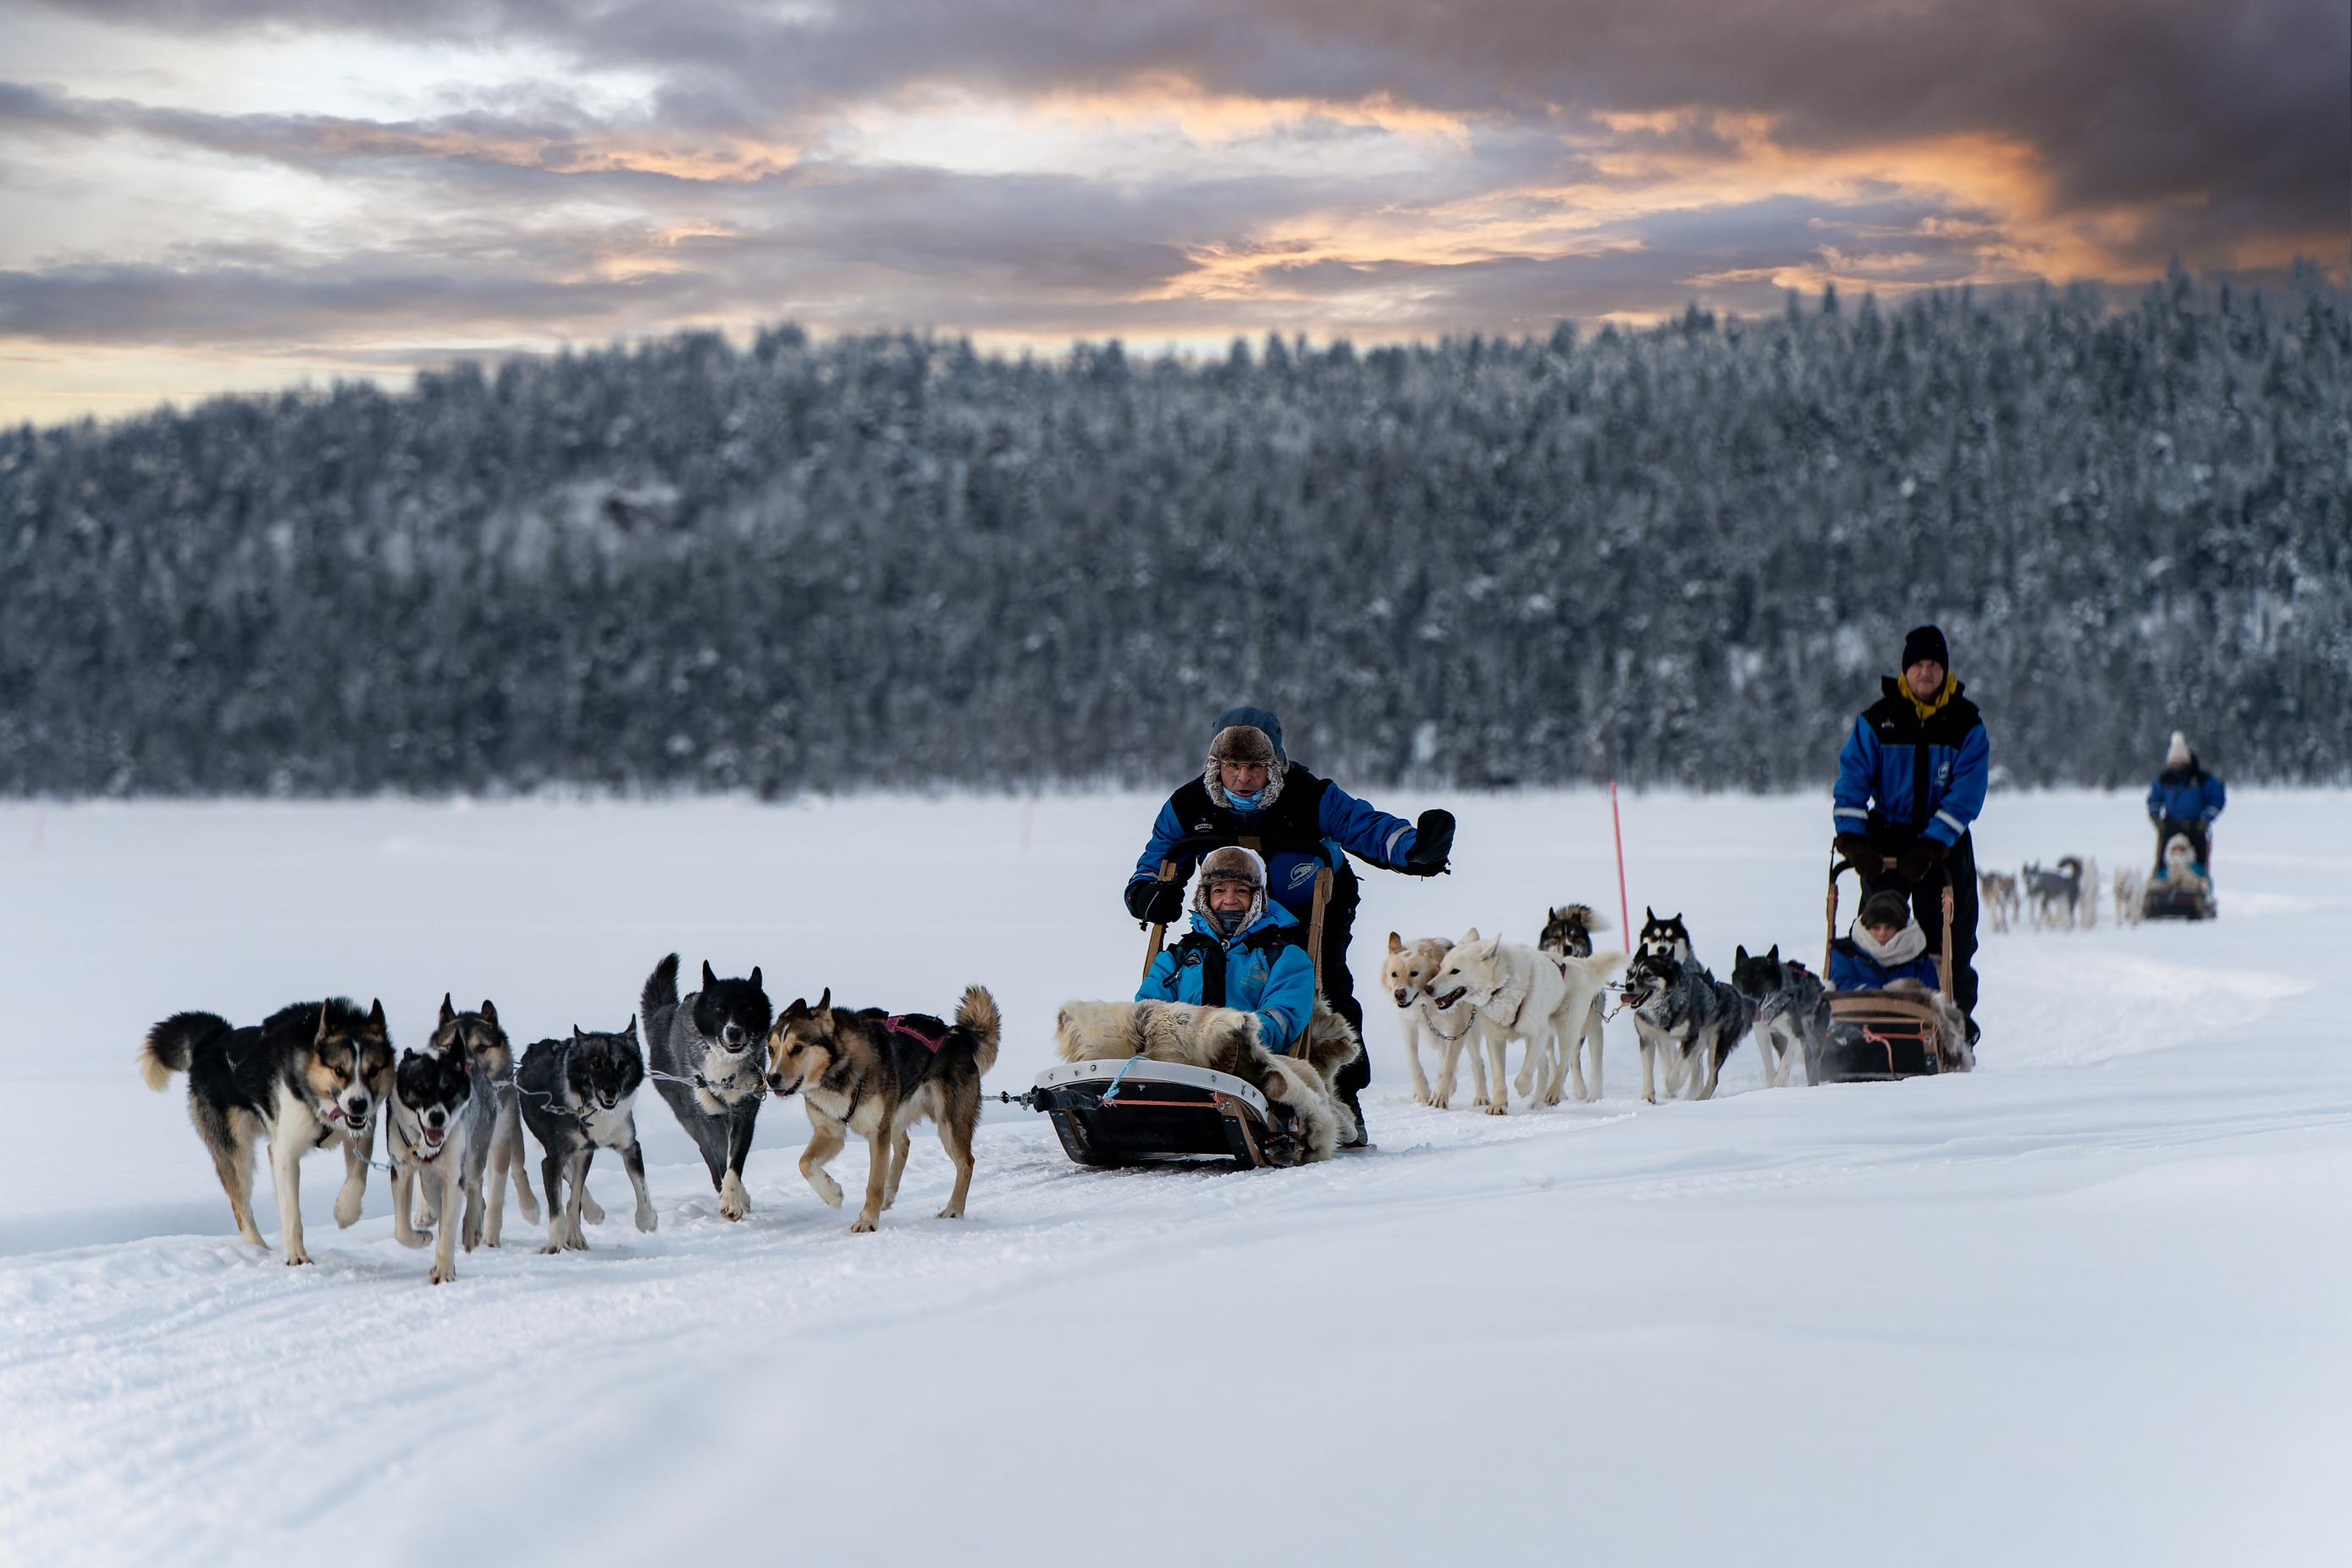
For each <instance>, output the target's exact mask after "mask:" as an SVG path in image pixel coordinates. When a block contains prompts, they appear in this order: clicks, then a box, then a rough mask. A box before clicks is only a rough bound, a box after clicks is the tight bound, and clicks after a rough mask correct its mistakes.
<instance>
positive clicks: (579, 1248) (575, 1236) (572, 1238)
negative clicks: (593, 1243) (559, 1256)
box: [563, 1230, 588, 1252]
mask: <svg viewBox="0 0 2352 1568" xmlns="http://www.w3.org/2000/svg"><path fill="white" fill-rule="evenodd" d="M563 1249H564V1250H565V1251H566V1252H585V1251H587V1250H588V1238H587V1237H585V1236H583V1235H582V1234H581V1233H580V1232H578V1231H576V1230H567V1231H565V1232H564V1233H563Z"/></svg>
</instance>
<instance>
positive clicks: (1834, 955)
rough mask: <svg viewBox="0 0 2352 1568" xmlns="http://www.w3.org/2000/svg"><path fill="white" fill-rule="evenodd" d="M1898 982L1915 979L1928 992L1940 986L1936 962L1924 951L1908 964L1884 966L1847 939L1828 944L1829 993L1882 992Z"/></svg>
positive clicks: (1844, 937)
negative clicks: (1830, 991)
mask: <svg viewBox="0 0 2352 1568" xmlns="http://www.w3.org/2000/svg"><path fill="white" fill-rule="evenodd" d="M1897 980H1916V981H1917V982H1918V983H1919V984H1922V985H1925V986H1926V987H1927V989H1928V990H1930V991H1933V990H1935V989H1936V988H1937V986H1938V985H1940V984H1943V983H1942V981H1941V980H1939V979H1938V978H1937V974H1936V961H1935V960H1934V959H1932V958H1930V957H1928V956H1927V954H1926V953H1924V952H1923V953H1921V954H1920V955H1919V956H1918V957H1916V958H1915V959H1913V960H1911V961H1910V962H1909V963H1895V964H1886V963H1879V962H1878V960H1876V959H1874V958H1873V957H1871V956H1870V954H1868V953H1866V952H1863V951H1862V949H1861V947H1860V946H1858V945H1857V944H1856V943H1855V942H1854V940H1853V938H1852V937H1850V936H1842V937H1840V938H1838V939H1837V941H1835V942H1832V943H1830V989H1831V990H1832V991H1884V990H1885V989H1886V988H1887V986H1889V985H1891V984H1894V983H1895V981H1897Z"/></svg>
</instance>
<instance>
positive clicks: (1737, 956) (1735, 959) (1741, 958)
mask: <svg viewBox="0 0 2352 1568" xmlns="http://www.w3.org/2000/svg"><path fill="white" fill-rule="evenodd" d="M1747 962H1748V949H1747V948H1746V947H1745V946H1740V947H1735V948H1733V949H1732V950H1731V967H1732V968H1734V969H1737V968H1738V967H1739V966H1740V965H1741V964H1743V963H1747Z"/></svg>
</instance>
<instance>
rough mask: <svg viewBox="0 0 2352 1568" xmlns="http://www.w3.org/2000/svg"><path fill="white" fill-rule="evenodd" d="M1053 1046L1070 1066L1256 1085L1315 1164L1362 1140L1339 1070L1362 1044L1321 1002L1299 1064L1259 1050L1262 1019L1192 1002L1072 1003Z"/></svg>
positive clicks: (1359, 1051)
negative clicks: (1145, 1068) (1139, 1068)
mask: <svg viewBox="0 0 2352 1568" xmlns="http://www.w3.org/2000/svg"><path fill="white" fill-rule="evenodd" d="M1054 1044H1055V1047H1057V1048H1058V1049H1059V1050H1060V1052H1061V1055H1062V1059H1063V1060H1064V1061H1066V1062H1087V1061H1123V1060H1125V1059H1126V1058H1129V1057H1144V1058H1149V1059H1150V1060H1152V1061H1155V1062H1179V1063H1182V1064H1183V1065H1185V1066H1188V1067H1196V1068H1208V1069H1209V1070H1210V1071H1212V1072H1222V1073H1229V1074H1231V1075H1232V1076H1234V1078H1237V1079H1241V1080H1242V1081H1243V1082H1244V1083H1250V1084H1255V1085H1256V1086H1257V1088H1258V1090H1259V1092H1260V1093H1262V1094H1264V1095H1265V1098H1266V1100H1268V1101H1269V1102H1272V1103H1275V1104H1279V1105H1282V1106H1284V1107H1286V1108H1287V1109H1288V1110H1290V1112H1291V1113H1292V1114H1293V1115H1295V1116H1296V1117H1297V1118H1298V1125H1299V1129H1300V1131H1302V1132H1304V1133H1305V1134H1306V1137H1305V1142H1306V1145H1307V1159H1308V1160H1310V1161H1313V1160H1328V1159H1329V1158H1330V1157H1331V1152H1332V1151H1333V1150H1335V1149H1337V1148H1338V1147H1339V1145H1340V1144H1341V1143H1343V1142H1347V1141H1348V1140H1349V1139H1351V1138H1353V1137H1354V1136H1355V1135H1356V1119H1355V1118H1354V1117H1352V1116H1350V1115H1349V1114H1348V1108H1347V1106H1346V1105H1345V1104H1343V1103H1341V1101H1340V1100H1339V1095H1338V1094H1337V1093H1336V1092H1335V1090H1334V1089H1333V1085H1334V1083H1335V1082H1336V1081H1337V1079H1339V1069H1340V1068H1343V1067H1346V1066H1347V1065H1348V1064H1349V1062H1351V1061H1354V1060H1355V1059H1356V1058H1358V1057H1360V1056H1361V1055H1362V1054H1363V1050H1364V1046H1363V1042H1362V1041H1361V1040H1359V1039H1358V1038H1357V1037H1356V1031H1355V1030H1354V1029H1353V1028H1351V1027H1349V1024H1348V1020H1347V1019H1345V1018H1342V1017H1341V1016H1339V1014H1337V1013H1334V1012H1333V1011H1331V1009H1330V1008H1329V1007H1328V1006H1327V1005H1325V1004H1324V1001H1323V998H1322V997H1320V996H1318V997H1316V998H1315V1014H1314V1016H1313V1017H1311V1018H1310V1019H1308V1021H1307V1040H1306V1049H1305V1050H1304V1052H1303V1053H1301V1054H1299V1055H1295V1056H1286V1057H1278V1056H1276V1055H1275V1054H1274V1053H1273V1052H1272V1051H1269V1050H1267V1049H1266V1048H1265V1047H1264V1046H1261V1045H1259V1044H1258V1039H1257V1016H1256V1015H1255V1014H1254V1013H1240V1012H1235V1011H1234V1009H1232V1008H1230V1007H1199V1006H1194V1005H1192V1004H1191V1003H1187V1002H1150V1001H1146V1002H1065V1003H1063V1004H1062V1010H1061V1012H1060V1014H1059V1015H1058V1016H1056V1017H1055V1020H1054Z"/></svg>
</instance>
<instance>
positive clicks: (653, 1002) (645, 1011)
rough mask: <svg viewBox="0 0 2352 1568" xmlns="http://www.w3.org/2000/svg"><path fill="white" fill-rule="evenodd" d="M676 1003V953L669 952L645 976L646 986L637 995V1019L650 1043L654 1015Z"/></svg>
mask: <svg viewBox="0 0 2352 1568" xmlns="http://www.w3.org/2000/svg"><path fill="white" fill-rule="evenodd" d="M675 1006H677V954H676V953H674V952H673V953H671V954H670V955H669V956H668V957H667V958H665V959H663V960H662V961H661V962H660V963H656V964H655V965H654V972H653V973H651V974H648V975H646V988H645V990H644V992H643V993H642V994H639V996H638V997H637V1021H638V1022H639V1023H641V1024H643V1025H644V1026H645V1030H646V1041H647V1043H649V1044H650V1043H651V1041H652V1039H653V1033H654V1015H655V1014H656V1013H657V1012H659V1011H661V1010H662V1009H663V1008H664V1007H675Z"/></svg>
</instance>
